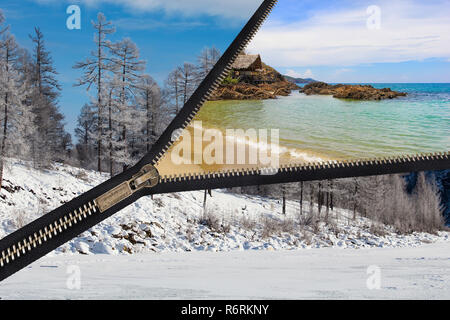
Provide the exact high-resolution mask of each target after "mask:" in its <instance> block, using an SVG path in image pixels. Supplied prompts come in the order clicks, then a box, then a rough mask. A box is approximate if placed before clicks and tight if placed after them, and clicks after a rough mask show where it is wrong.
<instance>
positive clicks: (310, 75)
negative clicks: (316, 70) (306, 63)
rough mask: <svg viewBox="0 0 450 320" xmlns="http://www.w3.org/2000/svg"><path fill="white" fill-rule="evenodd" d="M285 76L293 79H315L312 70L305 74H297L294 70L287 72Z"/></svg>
mask: <svg viewBox="0 0 450 320" xmlns="http://www.w3.org/2000/svg"><path fill="white" fill-rule="evenodd" d="M285 74H286V75H287V76H290V77H293V78H313V77H314V75H313V73H312V71H311V69H308V70H306V71H305V72H303V73H301V72H297V71H295V70H292V69H288V70H286V72H285Z"/></svg>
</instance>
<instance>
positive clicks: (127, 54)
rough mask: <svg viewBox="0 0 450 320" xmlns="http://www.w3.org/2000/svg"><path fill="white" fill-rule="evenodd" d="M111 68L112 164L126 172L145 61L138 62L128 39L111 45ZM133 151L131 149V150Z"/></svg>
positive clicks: (137, 54) (135, 47) (134, 50)
mask: <svg viewBox="0 0 450 320" xmlns="http://www.w3.org/2000/svg"><path fill="white" fill-rule="evenodd" d="M110 49H111V64H110V68H111V70H112V72H113V74H114V80H113V84H112V86H113V88H114V89H113V90H112V96H111V98H112V99H114V100H115V102H114V104H113V105H114V106H115V109H116V110H115V112H113V115H114V114H115V115H116V117H115V119H113V120H115V121H112V123H115V125H113V126H112V128H111V130H112V135H113V136H115V137H116V150H115V159H114V162H115V163H117V164H121V165H122V167H123V169H124V170H125V169H126V168H127V166H129V165H130V164H131V163H132V161H133V160H132V155H131V153H130V152H129V150H128V146H129V144H133V143H134V140H135V132H136V130H138V126H137V125H136V123H135V121H134V120H135V119H136V112H137V106H136V95H137V91H138V87H139V84H140V81H141V79H142V77H143V75H142V71H143V70H144V68H145V61H143V60H140V59H139V50H138V48H137V46H136V44H135V43H134V42H133V41H131V39H129V38H125V39H123V40H122V41H120V42H118V43H115V44H113V45H111V47H110ZM131 149H132V148H131Z"/></svg>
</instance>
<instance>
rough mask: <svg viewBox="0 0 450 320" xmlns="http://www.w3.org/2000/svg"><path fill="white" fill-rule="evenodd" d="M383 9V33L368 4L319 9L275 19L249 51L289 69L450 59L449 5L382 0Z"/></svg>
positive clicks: (441, 0)
mask: <svg viewBox="0 0 450 320" xmlns="http://www.w3.org/2000/svg"><path fill="white" fill-rule="evenodd" d="M279 6H282V2H280V4H279ZM379 6H380V8H381V29H379V30H369V29H368V28H367V24H366V22H367V19H368V15H367V12H366V9H367V6H365V5H361V6H358V7H357V6H352V8H351V9H346V10H342V11H339V12H336V11H334V12H331V13H330V12H329V11H317V12H315V13H314V14H312V15H311V17H310V18H309V19H307V20H303V21H294V22H292V21H290V22H288V23H283V21H279V20H278V21H270V20H269V22H268V24H267V25H266V26H264V27H263V28H262V30H261V31H260V32H259V33H258V34H257V36H256V37H255V39H254V41H253V42H252V43H251V44H250V47H249V50H251V51H252V52H259V53H261V54H262V55H263V59H264V60H265V61H266V62H268V63H269V64H272V65H274V66H277V67H285V68H292V67H294V66H297V67H301V66H318V65H321V66H332V65H344V66H351V65H358V64H363V63H383V62H403V61H411V60H419V61H420V60H424V59H428V58H442V59H449V58H450V32H449V30H450V19H449V17H448V12H450V2H449V1H445V0H440V1H439V0H437V1H424V2H418V1H406V0H398V1H397V0H396V1H387V0H382V1H380V2H379Z"/></svg>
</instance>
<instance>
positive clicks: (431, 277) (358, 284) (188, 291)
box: [0, 243, 450, 299]
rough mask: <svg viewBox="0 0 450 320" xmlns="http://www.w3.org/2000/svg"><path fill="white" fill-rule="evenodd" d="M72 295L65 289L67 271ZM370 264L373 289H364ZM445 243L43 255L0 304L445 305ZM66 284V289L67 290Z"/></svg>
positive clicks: (449, 253)
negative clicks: (376, 276) (374, 272)
mask: <svg viewBox="0 0 450 320" xmlns="http://www.w3.org/2000/svg"><path fill="white" fill-rule="evenodd" d="M74 266H75V268H77V270H78V271H79V275H80V277H79V280H80V281H79V284H80V286H79V289H78V287H76V286H75V287H74V286H71V285H70V284H71V283H72V282H71V276H72V275H73V274H74V273H73V270H74V269H73V268H74ZM370 266H376V267H378V268H379V270H380V289H379V290H378V289H372V290H371V289H369V288H371V287H368V286H367V282H368V279H369V278H370V276H371V275H370V274H369V275H368V274H367V271H368V268H369V267H370ZM448 270H450V244H449V243H434V244H429V245H423V246H421V247H418V248H411V247H410V248H388V249H386V248H383V249H380V248H371V249H348V250H336V249H333V248H321V249H312V250H280V251H262V250H259V251H245V252H243V251H232V252H193V253H186V252H185V253H173V252H166V253H160V254H136V255H120V256H111V255H89V256H83V255H71V256H70V255H58V256H54V257H45V258H43V259H42V260H40V261H38V262H37V263H34V264H33V265H31V267H28V268H27V269H25V270H23V271H21V272H20V273H18V274H16V275H15V276H13V277H11V278H9V279H7V280H5V281H4V282H2V283H0V298H1V299H17V298H20V299H313V298H314V299H449V298H450V286H449V285H448V283H450V274H449V273H448ZM68 284H69V285H68Z"/></svg>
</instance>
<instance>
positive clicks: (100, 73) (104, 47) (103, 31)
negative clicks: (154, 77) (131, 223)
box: [74, 13, 115, 171]
mask: <svg viewBox="0 0 450 320" xmlns="http://www.w3.org/2000/svg"><path fill="white" fill-rule="evenodd" d="M92 25H93V27H94V28H95V30H96V33H95V39H94V42H95V47H96V49H95V50H94V51H92V52H91V57H90V58H87V59H86V60H84V61H82V62H77V63H76V64H75V65H74V68H75V69H82V70H83V71H84V72H83V76H82V77H81V78H80V79H79V80H78V82H77V83H76V84H75V85H76V86H84V85H87V90H88V91H89V90H90V88H91V87H92V86H96V87H97V102H96V105H95V107H96V109H97V139H96V140H97V170H98V171H102V155H103V153H102V139H103V128H104V119H105V115H104V110H103V109H104V101H103V96H104V92H103V90H104V82H105V76H106V73H107V72H108V66H109V65H110V59H109V56H108V49H109V48H110V47H111V43H110V42H109V41H108V40H107V39H106V37H107V35H109V34H112V33H114V32H115V28H114V27H113V25H112V23H111V22H108V21H106V17H105V15H104V14H103V13H98V15H97V21H96V22H94V21H92Z"/></svg>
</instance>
